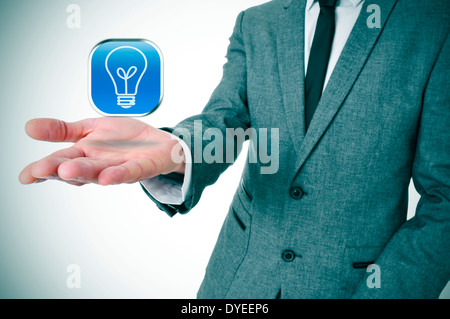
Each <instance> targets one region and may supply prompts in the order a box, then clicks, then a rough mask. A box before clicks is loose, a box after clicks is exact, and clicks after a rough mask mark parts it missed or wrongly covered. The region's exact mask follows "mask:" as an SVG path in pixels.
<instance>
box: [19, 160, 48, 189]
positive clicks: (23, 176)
mask: <svg viewBox="0 0 450 319" xmlns="http://www.w3.org/2000/svg"><path fill="white" fill-rule="evenodd" d="M34 164H35V162H34V163H31V164H29V165H28V166H26V167H25V168H24V169H23V170H22V171H21V172H20V174H19V181H20V183H22V184H24V185H26V184H33V183H38V182H39V179H38V178H36V177H34V176H33V175H32V174H31V167H32V166H33V165H34ZM41 181H43V180H41Z"/></svg>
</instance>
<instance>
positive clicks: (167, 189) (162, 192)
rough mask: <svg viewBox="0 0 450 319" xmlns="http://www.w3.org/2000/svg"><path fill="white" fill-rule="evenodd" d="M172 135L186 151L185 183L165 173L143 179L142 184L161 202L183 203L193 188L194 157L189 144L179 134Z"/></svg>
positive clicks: (170, 203)
mask: <svg viewBox="0 0 450 319" xmlns="http://www.w3.org/2000/svg"><path fill="white" fill-rule="evenodd" d="M171 135H172V138H174V139H176V140H177V141H178V142H179V143H180V145H181V147H182V148H183V152H184V158H185V169H184V179H183V184H180V183H177V182H175V181H173V180H171V179H168V178H165V177H164V175H158V176H155V177H152V178H148V179H146V180H143V181H141V185H142V186H144V188H145V189H146V190H147V192H148V193H149V194H150V195H151V196H153V198H154V199H156V200H157V201H158V202H160V203H161V204H169V205H181V204H183V203H184V202H185V200H186V198H188V194H189V191H190V188H191V175H192V157H191V150H190V148H189V147H188V146H187V144H186V143H185V142H184V141H183V140H182V139H180V138H179V137H178V136H175V135H173V134H171Z"/></svg>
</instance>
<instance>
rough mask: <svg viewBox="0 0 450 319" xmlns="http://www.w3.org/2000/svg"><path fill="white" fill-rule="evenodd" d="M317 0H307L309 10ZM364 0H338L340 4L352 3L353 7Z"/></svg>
mask: <svg viewBox="0 0 450 319" xmlns="http://www.w3.org/2000/svg"><path fill="white" fill-rule="evenodd" d="M316 1H317V0H307V1H306V8H307V9H308V11H309V10H311V7H312V6H313V4H314V2H316ZM363 1H364V0H338V6H339V5H341V4H346V5H347V6H348V5H349V4H350V5H352V6H353V7H355V8H356V7H357V6H358V5H359V4H360V3H361V2H363Z"/></svg>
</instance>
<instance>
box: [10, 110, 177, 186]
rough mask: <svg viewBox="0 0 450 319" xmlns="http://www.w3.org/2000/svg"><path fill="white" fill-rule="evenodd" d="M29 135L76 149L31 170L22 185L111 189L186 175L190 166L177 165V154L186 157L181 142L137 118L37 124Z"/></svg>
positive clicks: (22, 177) (29, 128)
mask: <svg viewBox="0 0 450 319" xmlns="http://www.w3.org/2000/svg"><path fill="white" fill-rule="evenodd" d="M25 130H26V132H27V134H28V135H29V136H30V137H32V138H34V139H36V140H40V141H49V142H73V143H74V144H73V145H72V146H71V147H69V148H65V149H61V150H59V151H57V152H55V153H53V154H51V155H49V156H47V157H44V158H42V159H41V160H39V161H37V162H34V163H31V164H30V165H28V166H27V167H25V168H24V169H23V170H22V172H21V173H20V176H19V180H20V182H21V183H22V184H31V183H35V182H41V181H45V180H48V179H56V180H61V181H65V182H67V183H70V184H73V185H83V184H86V183H98V184H100V185H111V184H120V183H134V182H138V181H141V180H144V179H147V178H150V177H153V176H157V175H160V174H168V173H171V172H179V173H184V161H181V162H180V163H176V162H174V161H173V159H172V155H171V154H172V152H173V151H174V150H175V151H176V152H179V153H177V154H181V155H180V156H183V155H182V148H181V146H180V144H179V143H178V141H177V140H174V139H172V138H171V135H170V134H168V133H167V132H165V131H162V130H159V129H157V128H154V127H152V126H150V125H148V124H145V123H143V122H141V121H138V120H135V119H131V118H97V119H86V120H81V121H78V122H74V123H66V122H63V121H60V120H55V119H33V120H31V121H29V122H28V123H27V124H26V127H25ZM174 148H177V149H174Z"/></svg>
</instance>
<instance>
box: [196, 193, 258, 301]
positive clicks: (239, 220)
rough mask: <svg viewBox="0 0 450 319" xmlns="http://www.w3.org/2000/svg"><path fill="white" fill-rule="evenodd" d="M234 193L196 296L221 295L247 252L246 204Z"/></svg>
mask: <svg viewBox="0 0 450 319" xmlns="http://www.w3.org/2000/svg"><path fill="white" fill-rule="evenodd" d="M239 191H240V190H238V192H237V193H236V194H235V196H234V198H233V201H232V203H231V205H230V208H229V210H228V214H227V216H226V218H225V221H224V223H223V226H222V229H221V230H220V234H219V238H218V239H217V242H216V245H215V247H214V250H213V253H212V255H211V258H210V260H209V263H208V266H207V268H206V273H205V278H204V279H203V282H202V285H201V286H200V289H199V291H198V294H197V297H198V298H208V299H210V298H225V297H226V294H227V292H228V289H229V287H230V286H231V283H232V282H233V280H234V277H235V275H236V272H237V271H238V269H239V267H240V265H241V263H242V261H243V260H244V258H245V255H246V254H247V249H248V243H249V240H250V230H251V220H252V216H251V214H250V212H249V209H250V203H248V202H245V198H244V200H242V199H241V197H242V194H241V195H240V194H239Z"/></svg>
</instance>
